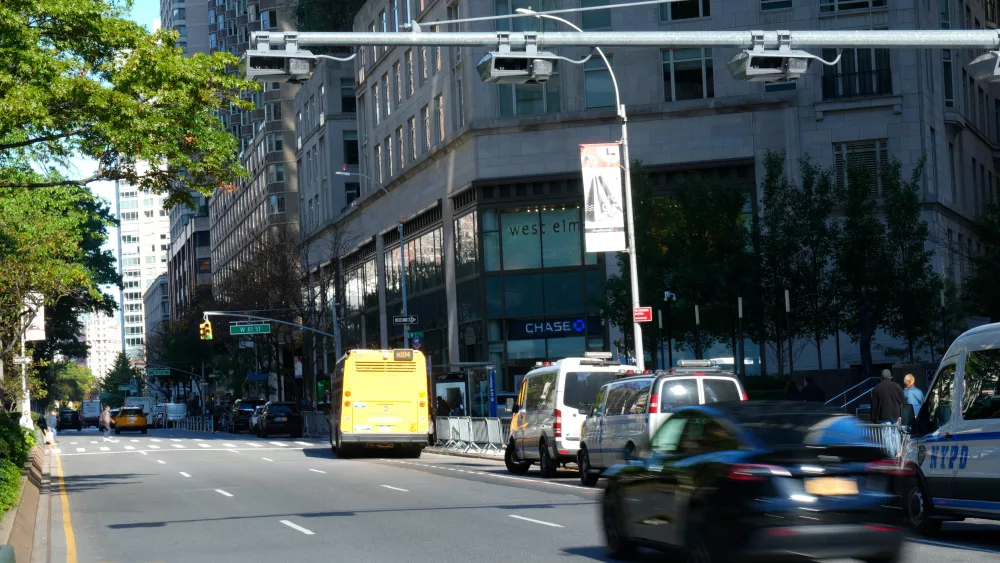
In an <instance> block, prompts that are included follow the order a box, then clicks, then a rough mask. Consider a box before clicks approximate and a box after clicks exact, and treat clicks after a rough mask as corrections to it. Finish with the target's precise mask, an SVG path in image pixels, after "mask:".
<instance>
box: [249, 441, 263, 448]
mask: <svg viewBox="0 0 1000 563" xmlns="http://www.w3.org/2000/svg"><path fill="white" fill-rule="evenodd" d="M247 445H248V446H253V447H255V448H263V447H264V446H262V445H260V444H256V443H254V442H247Z"/></svg>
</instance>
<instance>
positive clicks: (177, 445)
mask: <svg viewBox="0 0 1000 563" xmlns="http://www.w3.org/2000/svg"><path fill="white" fill-rule="evenodd" d="M170 445H171V446H173V447H175V448H185V447H187V446H185V445H184V444H170Z"/></svg>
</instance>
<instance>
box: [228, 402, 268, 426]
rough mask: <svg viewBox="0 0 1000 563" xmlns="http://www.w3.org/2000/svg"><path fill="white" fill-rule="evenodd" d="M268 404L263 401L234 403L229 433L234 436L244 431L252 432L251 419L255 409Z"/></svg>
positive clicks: (230, 416)
mask: <svg viewBox="0 0 1000 563" xmlns="http://www.w3.org/2000/svg"><path fill="white" fill-rule="evenodd" d="M266 402H267V401H264V400H262V399H238V400H237V401H236V402H235V403H233V410H232V413H231V414H230V415H229V431H230V432H232V433H234V434H238V433H240V432H242V431H244V430H245V431H247V432H250V431H251V426H250V417H251V416H253V411H254V409H256V408H257V407H259V406H263V405H264V404H265V403H266Z"/></svg>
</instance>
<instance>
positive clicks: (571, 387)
mask: <svg viewBox="0 0 1000 563" xmlns="http://www.w3.org/2000/svg"><path fill="white" fill-rule="evenodd" d="M616 377H618V372H617V371H570V372H567V373H566V388H565V392H564V394H563V404H565V405H566V406H567V407H570V408H574V409H579V410H581V411H584V412H590V408H591V407H592V406H593V404H594V397H596V396H597V391H598V390H599V389H600V388H601V386H602V385H604V384H605V383H607V382H609V381H613V380H614V379H615V378H616Z"/></svg>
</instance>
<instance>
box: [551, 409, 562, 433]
mask: <svg viewBox="0 0 1000 563" xmlns="http://www.w3.org/2000/svg"><path fill="white" fill-rule="evenodd" d="M553 414H554V415H555V417H556V422H555V424H554V425H553V426H552V432H553V434H554V435H555V437H556V438H562V411H560V410H559V409H556V410H555V411H554V412H553Z"/></svg>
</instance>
